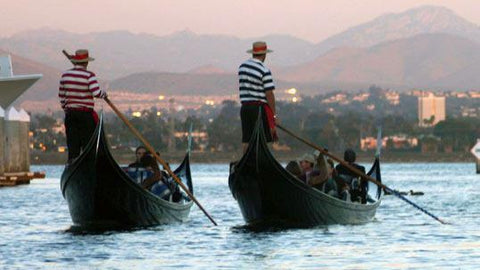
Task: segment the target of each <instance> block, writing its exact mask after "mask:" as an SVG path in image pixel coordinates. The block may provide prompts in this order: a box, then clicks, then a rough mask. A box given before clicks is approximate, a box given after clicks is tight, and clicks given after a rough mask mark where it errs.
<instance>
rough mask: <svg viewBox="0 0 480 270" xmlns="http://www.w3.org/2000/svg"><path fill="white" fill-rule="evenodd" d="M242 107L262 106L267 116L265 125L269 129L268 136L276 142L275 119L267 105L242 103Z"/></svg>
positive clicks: (251, 102)
mask: <svg viewBox="0 0 480 270" xmlns="http://www.w3.org/2000/svg"><path fill="white" fill-rule="evenodd" d="M242 105H259V106H263V110H264V111H265V115H266V116H267V123H268V127H269V128H270V134H271V135H272V139H273V141H274V142H276V141H278V135H277V129H276V128H275V117H274V114H273V111H272V108H270V106H268V104H267V103H265V102H261V101H248V102H244V103H242Z"/></svg>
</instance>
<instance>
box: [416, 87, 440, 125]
mask: <svg viewBox="0 0 480 270" xmlns="http://www.w3.org/2000/svg"><path fill="white" fill-rule="evenodd" d="M445 117H446V113H445V96H435V95H434V94H433V93H431V92H426V93H425V92H424V93H423V94H422V95H420V96H419V97H418V125H419V126H421V127H430V126H435V125H436V124H437V123H438V122H440V121H443V120H445Z"/></svg>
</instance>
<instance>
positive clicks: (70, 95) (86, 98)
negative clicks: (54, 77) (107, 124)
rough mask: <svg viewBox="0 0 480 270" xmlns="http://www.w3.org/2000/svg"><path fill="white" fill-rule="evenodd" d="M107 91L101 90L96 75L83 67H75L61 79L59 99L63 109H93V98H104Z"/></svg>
mask: <svg viewBox="0 0 480 270" xmlns="http://www.w3.org/2000/svg"><path fill="white" fill-rule="evenodd" d="M105 96H106V93H105V91H102V90H100V85H99V84H98V81H97V77H96V76H95V73H93V72H91V71H88V70H86V69H85V67H83V66H81V65H75V66H74V67H73V68H72V69H69V70H67V71H65V72H64V73H63V74H62V78H61V79H60V87H59V92H58V97H59V98H60V105H61V106H62V109H64V110H67V109H92V110H93V107H94V104H95V103H94V101H93V98H94V97H97V98H103V97H105Z"/></svg>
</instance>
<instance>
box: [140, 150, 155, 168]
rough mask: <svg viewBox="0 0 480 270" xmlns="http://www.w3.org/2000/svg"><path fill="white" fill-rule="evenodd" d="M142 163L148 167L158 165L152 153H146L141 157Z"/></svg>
mask: <svg viewBox="0 0 480 270" xmlns="http://www.w3.org/2000/svg"><path fill="white" fill-rule="evenodd" d="M140 163H141V164H142V167H144V168H147V169H152V170H153V169H154V168H156V167H157V161H156V160H155V158H153V157H152V156H151V155H147V154H145V155H144V156H143V157H141V158H140Z"/></svg>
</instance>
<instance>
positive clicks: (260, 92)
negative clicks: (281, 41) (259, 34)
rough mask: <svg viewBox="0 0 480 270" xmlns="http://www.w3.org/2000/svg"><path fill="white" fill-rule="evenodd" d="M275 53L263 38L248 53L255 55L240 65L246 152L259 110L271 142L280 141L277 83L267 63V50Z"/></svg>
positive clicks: (243, 140)
mask: <svg viewBox="0 0 480 270" xmlns="http://www.w3.org/2000/svg"><path fill="white" fill-rule="evenodd" d="M269 52H272V50H269V49H268V48H267V44H266V43H265V42H263V41H257V42H254V43H253V45H252V49H251V50H248V51H247V53H251V54H252V58H250V59H248V60H246V61H245V62H243V63H242V64H241V65H240V67H239V68H238V80H239V94H240V102H241V103H242V107H241V109H240V118H241V120H242V143H243V152H244V153H245V152H246V150H247V148H248V142H249V141H250V137H251V136H252V132H253V129H254V127H255V122H256V121H257V117H258V112H259V109H261V110H262V117H263V126H264V130H265V136H266V138H267V141H268V142H271V141H276V140H277V139H278V138H277V135H276V131H275V123H276V121H277V116H276V110H275V95H274V93H273V91H274V90H275V85H274V83H273V78H272V73H271V71H270V69H268V68H267V67H266V66H265V65H264V63H263V62H264V61H265V58H266V56H267V53H269Z"/></svg>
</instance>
